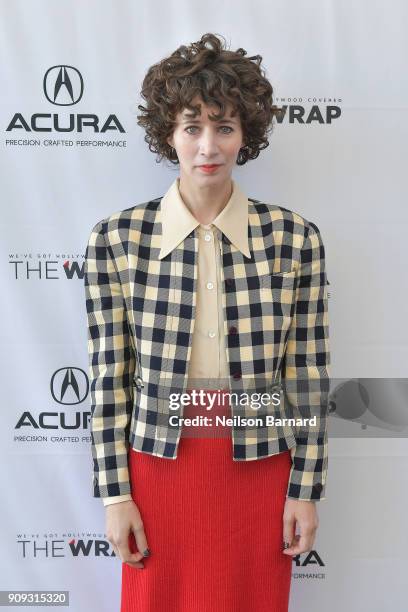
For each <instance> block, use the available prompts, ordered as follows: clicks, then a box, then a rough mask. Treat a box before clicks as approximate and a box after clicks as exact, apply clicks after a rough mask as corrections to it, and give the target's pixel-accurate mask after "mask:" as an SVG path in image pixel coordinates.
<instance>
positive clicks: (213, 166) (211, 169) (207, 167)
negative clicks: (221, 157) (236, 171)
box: [199, 164, 221, 173]
mask: <svg viewBox="0 0 408 612" xmlns="http://www.w3.org/2000/svg"><path fill="white" fill-rule="evenodd" d="M220 167H221V164H210V165H207V164H205V165H204V166H199V168H201V170H202V171H203V172H206V173H210V172H214V171H215V170H217V168H220Z"/></svg>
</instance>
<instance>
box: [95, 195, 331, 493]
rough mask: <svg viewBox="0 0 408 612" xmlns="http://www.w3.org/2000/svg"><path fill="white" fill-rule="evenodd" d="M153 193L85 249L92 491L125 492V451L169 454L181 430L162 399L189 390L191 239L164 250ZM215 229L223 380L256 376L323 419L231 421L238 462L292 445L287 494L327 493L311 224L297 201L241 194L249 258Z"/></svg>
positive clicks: (319, 269)
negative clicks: (289, 203) (287, 204)
mask: <svg viewBox="0 0 408 612" xmlns="http://www.w3.org/2000/svg"><path fill="white" fill-rule="evenodd" d="M161 199H162V198H157V199H155V200H151V201H149V202H146V203H143V204H139V205H136V206H133V207H131V208H128V209H126V210H122V211H119V212H116V213H113V214H112V215H110V216H109V217H108V218H106V219H103V220H102V221H99V222H98V223H97V224H96V225H95V226H94V227H93V229H92V231H91V234H90V237H89V240H88V245H87V248H86V255H85V277H84V278H85V294H86V311H87V321H88V353H89V373H90V396H91V414H92V417H91V437H92V456H93V462H94V474H93V495H94V496H95V497H109V496H118V495H124V494H127V493H130V482H129V472H128V463H127V453H128V450H129V447H130V446H131V447H133V448H134V449H135V450H136V451H139V452H146V453H150V454H153V455H157V456H160V457H163V458H168V459H176V457H177V448H178V442H179V439H180V434H181V428H178V427H174V426H172V427H170V426H169V424H168V416H169V409H168V394H169V393H170V392H174V391H183V390H185V388H186V386H185V385H186V382H187V368H188V362H189V357H190V353H191V339H192V333H193V326H194V316H195V304H196V299H195V298H196V288H197V243H198V238H197V236H196V235H195V232H194V231H193V232H190V233H189V234H188V235H186V236H185V238H184V240H182V241H181V242H180V243H179V244H178V245H177V246H176V247H175V248H174V249H173V250H172V251H171V252H169V253H168V254H167V255H166V256H165V257H162V258H161V259H160V258H159V253H160V248H161V228H162V224H161ZM175 222H176V220H175ZM218 231H219V230H218ZM219 237H220V245H221V247H222V264H223V266H222V275H223V278H222V286H223V309H224V332H225V337H226V345H227V353H228V363H229V369H230V388H231V389H232V390H236V389H238V390H239V389H244V388H245V384H246V383H248V384H249V385H254V381H258V380H261V381H266V385H267V387H268V388H269V387H270V388H272V389H276V385H278V388H279V387H280V388H281V389H282V391H283V402H282V404H281V406H283V407H284V412H285V416H287V415H289V416H298V417H299V416H316V420H317V425H316V427H311V428H310V427H303V426H299V427H298V426H293V427H292V426H287V425H285V426H282V427H271V426H266V425H265V427H263V426H262V427H257V428H248V429H246V428H245V427H244V428H243V427H233V428H232V442H233V457H232V458H233V460H235V461H240V460H246V461H247V460H256V459H261V458H262V457H267V456H270V455H273V454H276V453H278V452H282V451H284V450H287V449H291V448H293V449H294V456H293V466H292V470H291V474H290V480H289V483H288V491H287V496H288V497H291V498H295V499H305V500H319V499H324V498H325V497H324V494H325V484H326V474H327V426H326V421H327V419H326V411H327V403H328V388H329V364H330V353H329V334H328V299H327V298H328V296H327V277H326V270H325V250H324V246H323V243H322V239H321V235H320V232H319V229H318V227H317V226H316V225H315V224H314V223H312V222H309V221H307V220H306V219H305V218H303V217H302V216H301V215H299V214H297V213H295V212H293V211H291V210H288V209H286V208H283V207H281V206H277V205H273V204H266V203H263V202H260V201H257V200H254V199H252V198H248V243H249V248H250V257H246V256H245V255H244V254H243V253H242V252H241V251H240V250H239V249H237V248H236V247H235V246H234V244H233V243H232V242H231V241H230V240H229V238H228V236H227V235H226V234H224V233H223V232H220V231H219ZM230 328H231V329H232V328H236V329H235V330H234V331H235V333H230V331H229V330H230ZM236 330H238V331H236ZM166 398H167V400H166ZM234 410H235V412H237V413H238V411H237V407H235V409H234Z"/></svg>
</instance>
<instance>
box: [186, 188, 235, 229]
mask: <svg viewBox="0 0 408 612" xmlns="http://www.w3.org/2000/svg"><path fill="white" fill-rule="evenodd" d="M178 188H179V193H180V196H181V198H182V200H183V202H184V203H185V205H186V206H187V208H188V209H189V211H190V212H191V214H192V215H193V216H194V217H195V218H196V219H197V221H199V222H200V223H203V224H210V223H212V222H213V221H214V219H215V218H216V217H217V215H219V213H220V212H221V211H222V209H223V208H225V206H226V205H227V203H228V200H229V199H230V197H231V194H232V180H231V179H229V180H228V181H227V182H225V183H224V184H223V185H221V186H220V185H214V186H208V187H205V188H202V187H200V186H197V185H196V184H191V182H189V181H188V180H185V179H183V177H180V178H179V179H178Z"/></svg>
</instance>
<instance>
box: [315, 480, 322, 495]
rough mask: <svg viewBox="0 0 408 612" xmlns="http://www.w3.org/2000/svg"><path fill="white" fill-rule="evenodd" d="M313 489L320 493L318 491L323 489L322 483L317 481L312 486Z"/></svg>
mask: <svg viewBox="0 0 408 612" xmlns="http://www.w3.org/2000/svg"><path fill="white" fill-rule="evenodd" d="M313 488H314V490H315V491H317V492H318V493H320V491H321V490H322V489H323V485H322V483H321V482H317V483H316V484H315V485H314V486H313Z"/></svg>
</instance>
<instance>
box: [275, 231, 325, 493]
mask: <svg viewBox="0 0 408 612" xmlns="http://www.w3.org/2000/svg"><path fill="white" fill-rule="evenodd" d="M327 284H328V283H327V276H326V267H325V249H324V246H323V242H322V238H321V235H320V231H319V229H318V227H317V226H316V225H315V224H314V223H311V222H308V225H307V228H306V236H305V240H304V243H303V247H302V251H301V262H300V271H299V278H298V286H297V290H296V305H295V312H294V316H293V319H292V322H291V327H290V329H289V335H288V341H287V347H286V353H285V357H284V365H283V368H282V379H283V380H282V382H283V390H284V398H285V404H286V403H287V406H288V412H289V413H290V414H289V416H290V417H292V418H293V417H295V418H297V419H299V418H301V419H305V421H306V419H315V424H314V423H313V420H310V421H309V420H308V421H307V423H306V422H305V421H303V422H302V424H301V425H299V426H298V425H297V424H296V427H295V428H294V429H295V432H296V435H295V437H296V447H295V448H293V449H291V451H292V452H291V455H292V467H291V471H290V477H289V483H288V488H287V497H290V498H293V499H302V500H307V501H313V500H315V501H319V500H322V499H325V488H326V476H327V466H328V436H327V411H328V396H329V388H330V378H329V376H330V373H329V365H330V350H329V328H328V323H329V322H328V295H327Z"/></svg>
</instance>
